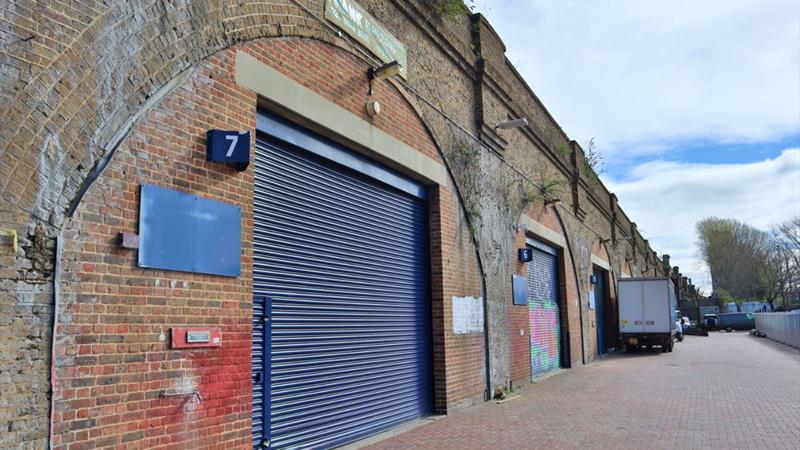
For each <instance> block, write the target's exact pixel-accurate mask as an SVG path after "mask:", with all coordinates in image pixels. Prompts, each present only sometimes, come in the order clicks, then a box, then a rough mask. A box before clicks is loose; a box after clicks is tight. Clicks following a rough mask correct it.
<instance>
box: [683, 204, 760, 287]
mask: <svg viewBox="0 0 800 450" xmlns="http://www.w3.org/2000/svg"><path fill="white" fill-rule="evenodd" d="M696 229H697V237H698V248H699V250H700V256H701V257H702V259H703V260H704V261H705V263H706V264H707V265H708V268H709V270H710V272H711V285H712V288H713V290H714V291H715V292H717V291H720V292H721V291H724V292H726V293H728V294H730V295H731V296H732V297H734V298H739V299H744V298H753V297H759V296H761V294H762V292H761V291H762V285H761V282H760V277H761V273H760V269H759V268H760V266H761V265H762V264H763V261H764V253H763V251H764V249H765V248H767V246H768V245H767V244H768V241H769V239H768V236H767V234H766V233H765V232H763V231H761V230H758V229H756V228H754V227H751V226H749V225H747V224H744V223H742V222H740V221H738V220H735V219H721V218H717V217H709V218H706V219H703V220H701V221H700V222H698V223H697V225H696Z"/></svg>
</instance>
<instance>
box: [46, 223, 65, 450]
mask: <svg viewBox="0 0 800 450" xmlns="http://www.w3.org/2000/svg"><path fill="white" fill-rule="evenodd" d="M61 242H62V239H61V232H60V231H59V233H58V235H57V236H56V256H55V258H56V260H55V263H54V264H53V272H54V273H53V329H52V330H51V334H50V427H49V431H48V444H49V447H50V448H51V449H52V448H53V436H54V434H55V433H54V432H53V425H54V424H55V417H56V405H55V392H56V328H57V327H58V307H59V302H58V301H59V287H60V286H61Z"/></svg>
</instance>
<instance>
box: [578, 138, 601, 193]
mask: <svg viewBox="0 0 800 450" xmlns="http://www.w3.org/2000/svg"><path fill="white" fill-rule="evenodd" d="M583 155H584V172H585V173H586V178H587V179H588V180H589V183H591V184H593V185H594V186H595V187H599V186H600V176H599V175H600V174H602V173H604V172H605V168H604V165H605V162H604V160H605V157H604V156H603V154H602V153H600V151H599V150H597V143H596V142H595V140H594V138H591V139H589V142H587V143H586V149H585V150H584V152H583Z"/></svg>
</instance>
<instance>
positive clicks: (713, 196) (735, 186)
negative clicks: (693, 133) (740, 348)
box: [603, 149, 800, 293]
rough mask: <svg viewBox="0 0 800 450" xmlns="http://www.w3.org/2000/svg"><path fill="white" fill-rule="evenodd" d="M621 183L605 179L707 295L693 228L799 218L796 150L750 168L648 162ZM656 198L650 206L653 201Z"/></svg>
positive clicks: (653, 240) (655, 241)
mask: <svg viewBox="0 0 800 450" xmlns="http://www.w3.org/2000/svg"><path fill="white" fill-rule="evenodd" d="M629 175H630V177H629V178H628V179H626V180H623V181H615V180H608V179H604V180H603V181H604V183H606V186H608V187H609V189H611V190H612V191H614V192H616V193H617V195H618V196H619V201H620V206H621V207H622V208H623V209H625V211H627V212H628V213H629V215H630V216H631V217H634V218H635V220H636V222H637V224H638V225H639V226H640V228H641V229H642V230H643V232H644V233H645V235H646V236H647V238H648V239H649V240H650V242H651V243H652V244H653V246H654V247H655V248H657V249H658V251H659V252H663V253H666V254H669V255H670V257H671V262H672V264H673V265H677V266H680V267H681V271H682V272H683V273H684V274H687V276H689V277H691V278H692V281H693V282H694V283H695V284H697V285H699V286H701V287H702V288H703V289H704V290H705V292H706V293H709V292H710V290H711V289H710V288H711V286H710V280H709V279H708V275H707V274H706V272H705V267H704V265H703V264H702V262H701V261H700V260H699V259H698V257H697V256H698V255H697V250H696V246H695V241H696V235H695V231H694V225H695V223H696V222H697V221H699V220H701V219H703V218H706V217H709V216H717V217H732V218H736V219H739V220H741V221H743V222H746V223H748V224H751V225H753V226H756V227H758V228H760V229H762V230H767V229H769V227H770V226H772V225H776V224H778V223H780V222H783V221H786V220H788V219H790V218H792V217H793V216H797V215H800V149H787V150H784V151H783V152H782V153H781V155H780V156H778V157H777V158H774V159H768V160H766V161H759V162H754V163H749V164H685V163H677V162H667V161H651V162H647V163H644V164H641V165H639V166H637V167H635V168H634V169H633V170H632V171H630V172H629ZM654 198H655V199H660V200H659V202H657V203H655V204H654V202H653V199H654Z"/></svg>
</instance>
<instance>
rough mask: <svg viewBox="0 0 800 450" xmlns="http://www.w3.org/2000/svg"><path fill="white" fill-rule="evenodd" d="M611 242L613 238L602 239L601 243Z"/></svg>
mask: <svg viewBox="0 0 800 450" xmlns="http://www.w3.org/2000/svg"><path fill="white" fill-rule="evenodd" d="M609 242H611V238H606V239H600V243H601V244H608V243H609Z"/></svg>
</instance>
